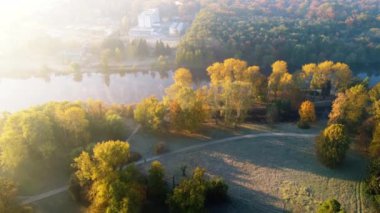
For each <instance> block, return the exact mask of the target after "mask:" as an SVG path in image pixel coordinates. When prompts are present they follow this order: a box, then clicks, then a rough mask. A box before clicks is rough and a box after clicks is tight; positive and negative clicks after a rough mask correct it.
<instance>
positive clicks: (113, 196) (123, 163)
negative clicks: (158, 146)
mask: <svg viewBox="0 0 380 213" xmlns="http://www.w3.org/2000/svg"><path fill="white" fill-rule="evenodd" d="M130 154H131V153H130V147H129V144H128V142H125V141H106V142H102V143H98V144H97V145H95V147H94V148H93V150H91V152H82V153H81V154H80V155H79V156H78V157H77V158H75V159H74V163H73V168H74V169H75V173H74V175H73V177H72V180H71V184H70V191H71V193H72V195H73V197H74V198H75V199H76V200H77V201H80V202H82V203H83V204H85V205H88V211H89V212H115V213H116V212H152V211H153V212H157V211H163V212H164V211H165V210H166V211H167V209H170V211H171V212H202V211H204V210H205V206H206V204H212V203H217V202H223V201H226V200H227V190H228V186H227V185H226V184H225V183H224V181H223V180H221V179H220V178H212V179H210V178H207V177H206V176H205V172H206V171H205V170H204V169H202V168H195V169H194V171H193V174H192V175H191V176H190V177H186V176H187V175H186V173H184V174H183V177H181V181H180V182H179V184H178V185H173V186H172V190H170V188H169V184H168V181H167V180H166V179H167V177H166V175H165V170H164V167H163V165H162V164H161V163H160V162H158V161H154V162H152V164H151V166H150V168H149V171H148V174H144V173H142V172H140V170H138V169H137V168H136V167H135V166H134V165H128V162H130V161H131V158H130ZM169 178H170V179H169V180H171V177H169ZM173 178H174V177H173ZM173 184H174V183H173Z"/></svg>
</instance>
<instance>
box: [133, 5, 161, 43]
mask: <svg viewBox="0 0 380 213" xmlns="http://www.w3.org/2000/svg"><path fill="white" fill-rule="evenodd" d="M137 20H138V25H137V26H136V27H133V28H132V29H130V30H129V36H134V37H141V36H154V35H156V34H157V32H156V31H157V29H158V28H160V13H159V10H158V9H157V8H155V9H149V10H144V11H143V12H142V13H140V15H139V16H138V17H137Z"/></svg>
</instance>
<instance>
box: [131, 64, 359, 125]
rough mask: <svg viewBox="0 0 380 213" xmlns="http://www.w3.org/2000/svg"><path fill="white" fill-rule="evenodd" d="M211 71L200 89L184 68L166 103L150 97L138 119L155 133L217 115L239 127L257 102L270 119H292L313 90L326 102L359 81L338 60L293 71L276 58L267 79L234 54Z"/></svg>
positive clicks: (141, 106) (139, 108) (138, 110)
mask: <svg viewBox="0 0 380 213" xmlns="http://www.w3.org/2000/svg"><path fill="white" fill-rule="evenodd" d="M207 73H208V75H209V76H210V79H211V81H210V83H209V85H208V86H203V87H201V88H196V89H194V87H193V80H192V74H191V72H190V71H189V70H187V69H185V68H180V69H178V70H177V71H176V72H175V74H174V84H173V85H171V86H170V87H169V88H167V89H166V96H165V97H164V98H163V100H162V101H159V100H158V99H157V98H155V97H150V98H147V99H145V100H143V101H142V102H141V103H139V104H137V106H136V109H135V111H134V118H135V120H136V121H137V122H139V123H141V124H142V125H143V126H144V127H146V128H148V129H150V130H155V131H165V130H168V129H173V130H188V131H196V130H197V129H198V128H199V127H200V125H201V124H202V123H204V122H205V121H206V120H208V119H211V118H212V119H214V120H215V122H222V123H223V124H225V125H227V126H237V125H238V124H240V123H242V122H244V121H245V120H246V118H247V116H248V114H249V112H251V110H252V109H254V108H255V106H256V105H264V106H265V108H266V112H267V114H266V119H267V121H268V122H277V121H284V120H289V119H292V117H291V116H292V114H293V115H294V114H296V113H297V110H298V107H299V106H300V104H301V102H302V101H304V100H306V99H307V98H310V93H311V92H314V93H316V94H314V96H312V98H317V99H320V100H323V99H325V98H329V97H331V94H335V93H336V92H338V91H342V90H344V89H346V88H348V87H349V86H350V85H351V84H352V79H353V77H352V72H351V69H350V67H349V66H348V65H347V64H344V63H339V62H338V63H334V62H332V61H325V62H322V63H320V64H306V65H304V66H303V67H302V71H299V72H295V73H293V74H291V73H290V72H289V71H288V67H287V63H286V62H285V61H276V62H274V63H273V64H272V73H271V74H270V75H269V76H268V77H267V76H266V75H264V74H263V73H262V72H261V71H260V67H258V66H248V65H247V62H245V61H242V60H239V59H233V58H231V59H226V60H225V61H224V62H221V63H219V62H217V63H214V64H213V65H211V66H209V67H208V68H207ZM264 114H265V112H264ZM296 117H297V115H295V116H293V119H295V118H296Z"/></svg>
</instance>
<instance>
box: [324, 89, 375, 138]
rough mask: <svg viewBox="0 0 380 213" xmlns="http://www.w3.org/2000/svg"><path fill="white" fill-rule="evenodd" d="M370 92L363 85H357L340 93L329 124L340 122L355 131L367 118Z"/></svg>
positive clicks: (330, 115) (334, 104) (335, 101)
mask: <svg viewBox="0 0 380 213" xmlns="http://www.w3.org/2000/svg"><path fill="white" fill-rule="evenodd" d="M367 106H368V94H367V90H366V88H365V87H364V86H363V85H356V86H354V87H351V88H349V89H347V90H346V91H345V92H342V93H338V97H337V98H336V99H335V100H334V102H333V106H332V110H331V112H330V114H329V124H333V123H340V124H344V125H345V126H347V128H348V129H349V130H351V131H355V129H356V128H357V127H358V125H359V124H360V123H362V121H363V120H364V119H365V116H366V107H367Z"/></svg>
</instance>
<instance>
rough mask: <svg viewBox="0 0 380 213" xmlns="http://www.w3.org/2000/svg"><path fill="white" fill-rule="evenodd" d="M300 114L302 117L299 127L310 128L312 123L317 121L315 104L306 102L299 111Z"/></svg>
mask: <svg viewBox="0 0 380 213" xmlns="http://www.w3.org/2000/svg"><path fill="white" fill-rule="evenodd" d="M298 114H299V116H300V120H299V123H298V124H299V126H300V127H308V126H309V124H310V123H312V122H315V120H316V115H315V107H314V103H313V102H311V101H304V102H303V103H302V104H301V106H300V108H299V110H298Z"/></svg>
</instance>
